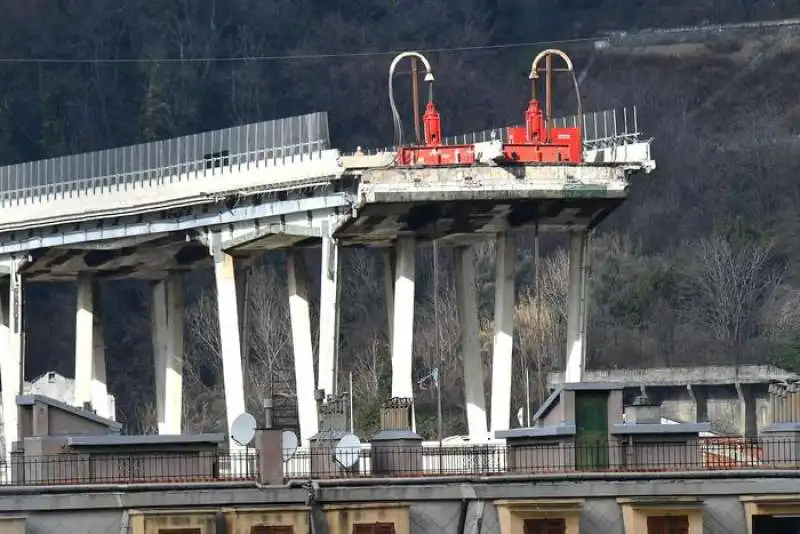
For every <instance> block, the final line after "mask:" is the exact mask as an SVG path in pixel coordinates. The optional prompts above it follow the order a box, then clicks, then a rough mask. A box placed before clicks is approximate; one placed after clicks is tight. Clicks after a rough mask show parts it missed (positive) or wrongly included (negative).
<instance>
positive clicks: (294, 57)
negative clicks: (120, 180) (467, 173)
mask: <svg viewBox="0 0 800 534" xmlns="http://www.w3.org/2000/svg"><path fill="white" fill-rule="evenodd" d="M598 39H601V38H592V37H581V38H575V39H560V40H554V41H529V42H519V43H502V44H494V45H475V46H455V47H442V48H423V49H418V50H417V51H418V52H421V53H425V54H435V53H451V52H456V53H458V52H480V51H487V50H504V49H510V48H526V47H534V46H552V45H563V44H574V43H588V42H592V41H596V40H598ZM401 52H403V50H384V51H362V52H341V53H328V54H285V55H272V56H229V57H214V56H212V57H189V58H177V57H166V58H144V57H131V58H83V59H69V58H35V57H32V58H3V57H0V63H16V64H26V63H28V64H97V63H109V64H113V63H247V62H273V61H274V62H277V61H305V60H319V59H355V58H367V57H381V56H393V55H397V54H399V53H401Z"/></svg>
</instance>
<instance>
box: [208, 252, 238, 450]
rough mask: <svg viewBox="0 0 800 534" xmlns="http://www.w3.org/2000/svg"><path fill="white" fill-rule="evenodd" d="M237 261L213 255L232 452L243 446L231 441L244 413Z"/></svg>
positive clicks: (226, 255)
mask: <svg viewBox="0 0 800 534" xmlns="http://www.w3.org/2000/svg"><path fill="white" fill-rule="evenodd" d="M234 273H235V269H234V259H233V256H231V255H230V254H226V253H225V252H223V251H221V250H217V251H215V252H214V278H215V280H216V284H217V314H218V320H219V344H220V357H221V358H222V374H223V382H224V387H225V416H226V419H227V429H228V436H229V438H228V439H229V448H230V450H231V451H236V450H239V449H241V446H239V445H238V444H236V442H234V441H233V440H232V439H230V428H231V424H232V423H233V421H234V419H236V417H238V416H239V415H240V414H242V413H244V411H245V404H244V377H243V375H242V352H241V344H240V341H239V313H238V312H239V307H238V305H237V299H236V277H235V276H234Z"/></svg>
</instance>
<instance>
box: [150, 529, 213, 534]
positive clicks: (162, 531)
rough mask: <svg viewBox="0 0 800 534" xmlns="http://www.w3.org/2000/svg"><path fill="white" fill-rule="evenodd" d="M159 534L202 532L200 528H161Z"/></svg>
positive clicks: (194, 533)
mask: <svg viewBox="0 0 800 534" xmlns="http://www.w3.org/2000/svg"><path fill="white" fill-rule="evenodd" d="M158 534H202V533H201V531H200V529H199V528H160V529H158Z"/></svg>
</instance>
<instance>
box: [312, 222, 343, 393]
mask: <svg viewBox="0 0 800 534" xmlns="http://www.w3.org/2000/svg"><path fill="white" fill-rule="evenodd" d="M320 264H321V265H322V273H321V276H320V294H319V373H318V376H317V388H319V389H321V390H323V391H324V392H325V394H326V395H331V394H334V393H337V388H336V372H337V359H338V352H339V350H338V349H339V294H340V289H339V272H340V270H341V267H340V264H339V245H338V244H337V243H336V242H335V241H334V240H333V239H332V238H330V237H323V238H322V261H321V262H320ZM312 368H313V365H312Z"/></svg>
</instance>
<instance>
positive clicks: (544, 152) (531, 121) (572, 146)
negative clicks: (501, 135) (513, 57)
mask: <svg viewBox="0 0 800 534" xmlns="http://www.w3.org/2000/svg"><path fill="white" fill-rule="evenodd" d="M553 56H559V57H560V58H561V59H563V60H564V67H562V68H558V69H556V68H553ZM542 59H544V61H545V66H544V69H540V68H539V62H540V61H541V60H542ZM542 70H544V73H545V108H546V109H545V110H542V107H541V104H539V101H538V100H537V99H536V82H537V81H538V79H539V73H540V72H541V71H542ZM554 72H568V73H569V74H570V75H572V81H573V83H574V84H575V95H576V99H577V101H578V114H577V117H578V119H579V120H580V117H581V114H582V113H581V99H580V94H579V92H578V81H577V79H576V78H575V71H574V70H573V68H572V61H571V60H570V59H569V56H567V54H565V53H564V52H562V51H561V50H555V49H549V50H544V51H543V52H541V53H540V54H539V55H537V56H536V57H535V58H534V59H533V63H532V64H531V74H530V79H531V101H530V103H529V104H528V109H527V110H526V111H525V126H511V127H509V128H508V131H507V134H508V140H507V141H506V143H504V144H503V155H504V157H505V159H506V160H507V161H515V162H521V163H582V162H583V141H582V138H581V129H580V128H579V127H577V125H576V126H575V127H573V128H554V127H553V73H554Z"/></svg>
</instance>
